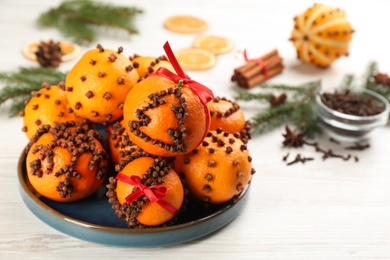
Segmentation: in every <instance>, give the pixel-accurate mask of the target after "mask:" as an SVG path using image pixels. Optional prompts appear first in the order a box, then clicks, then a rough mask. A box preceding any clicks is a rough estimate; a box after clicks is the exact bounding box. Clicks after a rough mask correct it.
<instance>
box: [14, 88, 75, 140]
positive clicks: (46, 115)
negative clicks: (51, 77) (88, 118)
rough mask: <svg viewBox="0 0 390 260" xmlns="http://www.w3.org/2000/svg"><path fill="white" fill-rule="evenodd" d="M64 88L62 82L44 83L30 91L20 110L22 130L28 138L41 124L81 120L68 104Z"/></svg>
mask: <svg viewBox="0 0 390 260" xmlns="http://www.w3.org/2000/svg"><path fill="white" fill-rule="evenodd" d="M64 88H65V85H64V84H63V83H60V84H59V85H53V86H50V85H49V84H46V83H44V84H42V88H41V89H40V90H39V91H37V92H33V93H32V97H31V99H30V100H29V101H28V103H27V104H26V106H25V108H24V110H23V112H22V115H23V128H22V131H23V132H25V133H26V136H27V138H28V139H31V137H32V136H33V135H34V134H35V132H36V131H37V130H38V128H39V126H41V125H44V124H49V125H53V124H54V123H55V122H57V123H62V122H66V121H77V122H81V121H82V119H81V118H80V117H77V116H75V114H74V113H73V109H72V108H70V107H69V106H68V101H67V99H66V97H65V92H64Z"/></svg>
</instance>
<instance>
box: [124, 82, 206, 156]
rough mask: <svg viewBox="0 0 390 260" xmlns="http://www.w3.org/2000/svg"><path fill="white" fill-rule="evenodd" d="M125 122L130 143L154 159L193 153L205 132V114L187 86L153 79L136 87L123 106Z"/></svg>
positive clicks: (199, 101) (196, 97)
mask: <svg viewBox="0 0 390 260" xmlns="http://www.w3.org/2000/svg"><path fill="white" fill-rule="evenodd" d="M123 112H124V115H123V116H124V120H125V125H126V128H127V132H128V134H129V136H130V138H131V140H133V142H134V143H135V144H136V145H138V146H139V147H141V148H142V149H143V150H144V151H146V152H148V153H150V154H153V155H157V156H175V155H178V154H184V153H187V152H190V151H191V150H193V149H195V148H196V147H197V146H198V145H199V144H200V143H201V142H202V140H203V138H204V136H205V134H206V133H207V131H208V125H209V121H208V120H209V118H208V114H207V115H206V113H209V112H208V111H205V108H204V105H203V103H202V102H201V100H200V99H199V97H198V96H197V95H196V93H195V92H194V91H193V90H192V89H191V88H190V87H188V86H187V85H185V84H183V85H181V86H178V85H177V84H175V83H174V82H173V81H172V80H170V79H167V78H165V77H161V76H153V77H148V78H146V79H144V80H143V81H141V82H139V83H138V84H136V85H135V86H134V87H133V88H132V90H131V91H130V92H129V94H128V96H127V98H126V101H125V105H124V110H123Z"/></svg>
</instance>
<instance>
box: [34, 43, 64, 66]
mask: <svg viewBox="0 0 390 260" xmlns="http://www.w3.org/2000/svg"><path fill="white" fill-rule="evenodd" d="M62 55H63V53H62V50H61V47H60V43H59V42H54V41H52V40H50V41H48V42H44V41H41V43H40V44H39V45H38V49H37V51H36V52H35V56H37V60H38V62H39V64H40V65H41V66H42V67H51V68H57V67H58V66H59V65H60V63H61V58H62Z"/></svg>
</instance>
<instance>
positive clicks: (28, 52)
mask: <svg viewBox="0 0 390 260" xmlns="http://www.w3.org/2000/svg"><path fill="white" fill-rule="evenodd" d="M40 43H41V41H35V42H31V43H29V44H27V45H26V46H25V47H24V48H23V50H22V54H23V56H24V57H25V58H26V59H29V60H31V61H36V60H37V56H36V55H35V52H36V51H37V49H38V46H39V44H40ZM60 47H61V51H62V52H63V54H64V55H63V56H62V57H61V60H62V61H70V60H72V59H74V58H76V57H77V55H78V54H79V53H80V51H81V49H80V46H78V45H77V44H75V43H72V42H60Z"/></svg>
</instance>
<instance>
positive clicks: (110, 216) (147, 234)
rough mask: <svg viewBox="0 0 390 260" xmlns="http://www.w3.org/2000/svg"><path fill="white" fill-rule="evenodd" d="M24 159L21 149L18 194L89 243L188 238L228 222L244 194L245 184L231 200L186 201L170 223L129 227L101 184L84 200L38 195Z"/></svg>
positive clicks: (41, 214)
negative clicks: (210, 203)
mask: <svg viewBox="0 0 390 260" xmlns="http://www.w3.org/2000/svg"><path fill="white" fill-rule="evenodd" d="M25 159H26V156H25V154H24V153H22V155H21V156H20V158H19V163H18V178H19V184H20V194H21V197H22V199H23V201H24V203H25V204H26V205H27V207H28V208H29V209H30V210H31V211H32V212H33V213H34V214H35V215H36V216H37V217H38V218H39V219H40V220H42V221H43V222H45V223H46V224H48V225H49V226H51V227H53V228H55V229H57V230H59V231H61V232H63V233H65V234H67V235H70V236H73V237H76V238H79V239H83V240H86V241H90V242H93V243H99V244H105V245H115V246H126V247H157V246H166V245H172V244H178V243H184V242H187V241H191V240H194V239H197V238H200V237H203V236H206V235H208V234H211V233H213V232H215V231H217V230H218V229H220V228H222V227H224V226H225V225H227V224H228V223H230V222H231V221H232V220H233V219H235V218H236V217H237V216H238V215H239V213H240V212H241V210H242V208H243V206H244V204H245V202H246V200H247V198H248V195H247V193H248V189H249V187H247V188H246V189H245V190H244V191H243V192H242V193H241V194H240V196H239V197H238V198H236V199H235V200H234V201H231V202H229V203H226V204H223V205H219V206H217V207H211V208H209V209H207V210H205V209H204V208H203V207H201V206H199V205H196V204H195V203H190V204H189V205H188V212H187V213H186V216H185V217H184V218H183V219H182V220H181V221H180V223H177V224H176V225H174V226H170V227H159V228H151V229H130V228H128V227H127V226H126V224H125V222H124V221H123V220H122V219H119V218H118V217H117V216H116V215H115V213H114V211H113V209H112V208H111V204H110V203H109V202H108V199H107V198H106V196H105V190H104V189H105V188H104V187H102V190H100V191H98V192H96V194H93V195H92V196H90V197H88V198H86V199H84V200H81V201H77V202H70V203H60V202H55V201H52V200H49V199H46V198H44V197H42V196H40V195H39V194H38V193H37V192H36V191H35V190H34V188H33V187H32V186H31V185H30V183H29V182H28V179H27V175H26V167H25V164H26V161H25ZM248 186H250V185H248Z"/></svg>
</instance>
